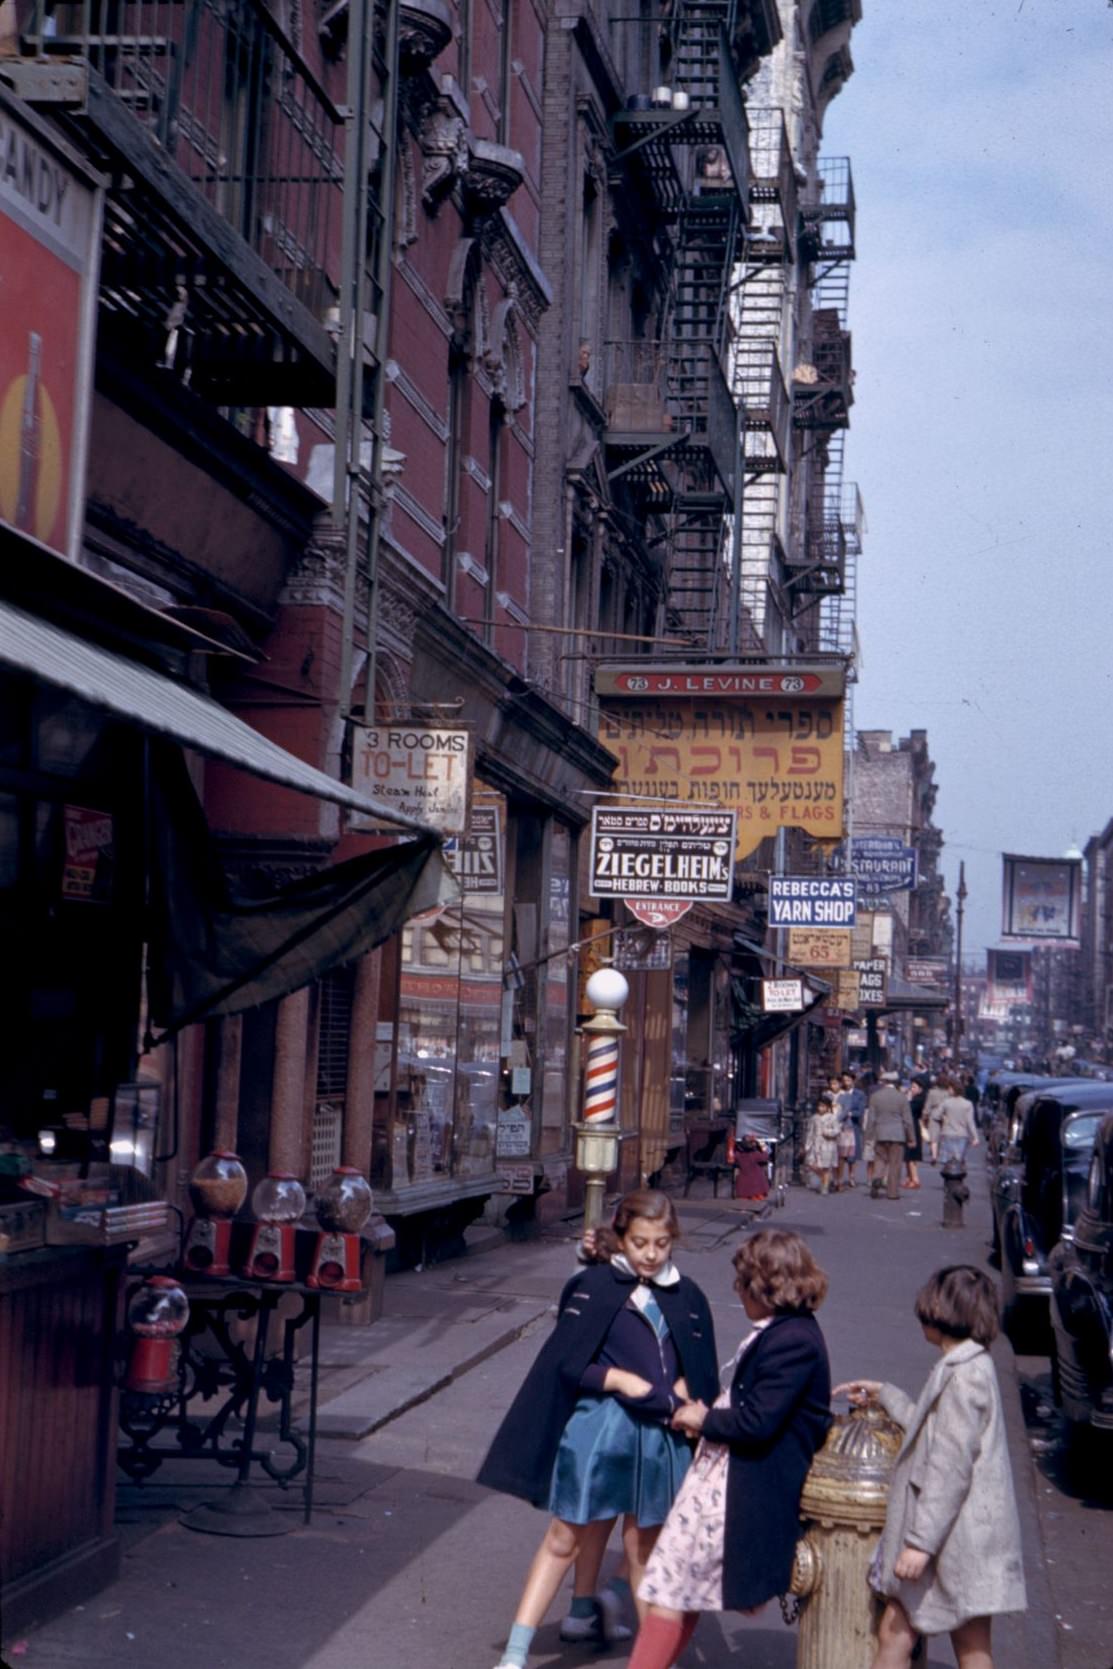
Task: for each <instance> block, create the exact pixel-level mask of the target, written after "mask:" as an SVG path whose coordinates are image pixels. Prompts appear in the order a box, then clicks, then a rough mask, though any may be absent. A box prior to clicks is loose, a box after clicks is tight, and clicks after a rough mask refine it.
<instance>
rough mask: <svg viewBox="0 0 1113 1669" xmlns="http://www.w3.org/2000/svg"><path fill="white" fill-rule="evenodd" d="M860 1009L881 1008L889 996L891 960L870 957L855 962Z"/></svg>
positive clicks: (882, 957)
mask: <svg viewBox="0 0 1113 1669" xmlns="http://www.w3.org/2000/svg"><path fill="white" fill-rule="evenodd" d="M854 967H855V970H856V972H857V974H858V1006H859V1008H881V1007H883V1006H884V1004H885V1002H886V1001H887V1000H888V995H889V958H888V957H887V956H869V957H865V958H863V960H862V961H861V962H855V964H854Z"/></svg>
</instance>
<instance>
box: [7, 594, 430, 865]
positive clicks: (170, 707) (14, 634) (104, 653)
mask: <svg viewBox="0 0 1113 1669" xmlns="http://www.w3.org/2000/svg"><path fill="white" fill-rule="evenodd" d="M0 662H2V663H4V664H5V665H7V666H10V667H14V668H15V669H16V670H17V671H19V672H27V673H31V674H33V675H34V676H35V677H36V678H42V679H44V680H45V681H46V682H47V683H48V684H55V685H57V686H58V687H59V688H60V689H63V690H69V691H70V693H71V694H73V695H76V696H80V698H81V699H82V700H83V701H88V702H90V703H91V704H92V705H93V706H94V707H103V708H106V709H107V711H108V712H110V713H116V714H118V715H119V716H120V717H121V718H123V719H127V720H128V721H129V722H130V723H131V724H137V725H140V726H142V727H143V728H144V729H146V730H153V731H155V732H156V734H158V735H160V736H169V737H172V738H173V740H174V741H176V742H181V743H183V744H184V745H185V746H186V747H189V748H196V749H197V750H198V751H199V752H201V753H205V754H209V755H211V756H212V757H213V758H215V759H224V760H226V761H227V762H228V763H229V764H230V765H238V766H239V767H240V768H241V769H243V770H245V771H252V772H254V774H255V775H256V776H259V777H266V778H267V779H268V781H270V782H280V783H282V784H283V785H284V786H285V787H287V788H296V789H298V790H299V791H300V792H301V793H303V794H313V795H315V796H316V797H317V798H318V799H321V800H334V801H335V802H336V804H337V805H342V806H351V807H352V808H353V809H354V810H356V811H361V812H363V813H364V814H365V815H366V816H370V817H375V818H378V819H379V820H380V821H382V822H383V823H391V824H396V825H398V826H399V827H400V828H404V829H412V830H415V831H416V832H418V833H420V834H433V833H435V831H434V830H432V829H430V828H429V827H428V826H427V825H426V824H424V823H420V822H418V820H417V819H416V818H414V817H407V816H406V815H405V814H404V813H403V812H400V811H395V810H394V808H393V807H392V806H387V805H384V804H382V803H381V802H380V801H379V800H376V799H374V798H373V797H372V796H370V795H368V794H361V793H359V792H358V791H357V790H356V789H354V788H349V787H348V785H347V783H344V782H339V781H338V780H337V779H336V778H335V777H330V776H329V775H328V773H327V772H326V771H319V770H317V768H316V767H315V766H314V765H308V764H306V762H305V760H303V759H299V758H298V757H297V756H296V755H295V754H292V753H288V752H287V751H286V749H285V748H282V747H279V745H278V743H277V742H272V741H271V740H270V738H269V737H267V736H264V735H263V734H262V733H261V732H260V731H258V730H254V729H253V728H252V726H251V725H249V724H245V723H244V721H243V719H238V718H236V716H235V714H234V713H230V712H229V711H228V709H227V708H226V707H221V705H220V704H219V702H216V701H213V700H212V699H211V697H209V696H206V695H201V694H200V693H199V692H198V691H197V690H194V689H191V688H190V687H189V686H188V685H187V684H179V683H176V682H175V681H174V679H172V678H168V677H166V675H165V673H161V672H155V671H153V670H152V669H151V668H150V667H146V666H140V665H139V663H138V662H136V661H129V660H126V659H125V658H124V657H123V656H121V655H115V654H113V653H112V651H111V650H108V649H101V648H98V647H97V646H96V645H95V644H92V643H87V642H86V641H85V639H84V638H80V637H77V636H75V635H74V634H73V633H72V632H67V631H63V630H62V628H61V627H60V626H53V625H51V624H49V623H48V622H47V621H45V620H40V619H38V618H37V617H36V616H35V615H33V614H27V613H26V612H25V611H24V610H23V609H20V608H16V607H15V606H14V604H12V603H0Z"/></svg>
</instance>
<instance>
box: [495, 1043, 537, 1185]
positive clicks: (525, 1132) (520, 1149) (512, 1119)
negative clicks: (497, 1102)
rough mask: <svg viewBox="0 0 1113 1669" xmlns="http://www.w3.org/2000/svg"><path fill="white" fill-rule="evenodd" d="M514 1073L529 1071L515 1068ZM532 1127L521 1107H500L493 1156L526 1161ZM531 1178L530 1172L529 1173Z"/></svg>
mask: <svg viewBox="0 0 1113 1669" xmlns="http://www.w3.org/2000/svg"><path fill="white" fill-rule="evenodd" d="M514 1070H515V1071H516V1072H521V1071H523V1070H525V1071H527V1072H528V1071H529V1068H528V1067H525V1068H522V1067H520V1066H519V1067H515V1068H514ZM532 1131H533V1126H532V1123H531V1121H530V1117H529V1114H528V1113H527V1112H525V1111H523V1109H522V1108H521V1107H500V1108H499V1115H498V1123H497V1125H496V1126H495V1156H496V1158H499V1159H528V1158H529V1150H530V1139H531V1136H532ZM530 1174H531V1176H532V1174H533V1173H532V1171H531V1172H530Z"/></svg>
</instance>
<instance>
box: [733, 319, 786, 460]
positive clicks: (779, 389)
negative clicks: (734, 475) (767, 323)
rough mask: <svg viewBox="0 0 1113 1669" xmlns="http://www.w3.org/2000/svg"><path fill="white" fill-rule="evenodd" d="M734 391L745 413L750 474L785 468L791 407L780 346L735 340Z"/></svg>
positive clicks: (746, 448) (741, 339) (772, 343)
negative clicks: (779, 351)
mask: <svg viewBox="0 0 1113 1669" xmlns="http://www.w3.org/2000/svg"><path fill="white" fill-rule="evenodd" d="M730 368H731V378H730V381H731V389H732V391H733V393H734V395H735V398H736V399H737V400H738V402H739V405H740V406H741V408H742V410H743V412H744V414H745V415H744V426H745V432H746V438H745V447H744V449H745V462H746V472H747V474H751V475H753V474H758V475H766V474H770V473H773V472H777V471H783V470H784V469H785V468H786V463H787V458H788V432H789V425H790V422H791V417H792V403H791V401H790V399H789V396H788V389H787V388H786V387H785V380H784V375H783V373H782V371H781V361H780V356H779V355H778V353H777V345H776V343H775V342H770V341H765V342H762V341H747V340H746V338H745V337H740V338H736V339H735V340H734V341H733V342H732V343H731V345H730Z"/></svg>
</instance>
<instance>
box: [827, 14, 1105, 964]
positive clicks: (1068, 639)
mask: <svg viewBox="0 0 1113 1669" xmlns="http://www.w3.org/2000/svg"><path fill="white" fill-rule="evenodd" d="M863 14H864V15H863V20H862V22H861V23H860V24H859V25H858V27H857V28H856V29H855V31H854V36H853V41H852V54H853V58H854V63H855V73H854V75H853V77H852V78H851V80H850V81H849V82H848V83H847V85H846V87H845V88H844V90H843V92H842V93H841V94H840V95H839V97H838V98H837V99H836V100H835V101H834V102H833V103H832V105H831V106H830V107H829V110H828V114H827V120H826V124H825V128H824V141H823V149H824V153H825V154H827V155H829V156H835V155H848V156H849V157H850V159H851V166H852V169H853V175H854V188H855V194H856V198H857V206H858V216H857V250H858V258H857V261H856V264H855V268H854V272H853V274H852V278H851V295H850V323H851V329H852V332H853V347H854V364H855V369H856V383H855V404H854V408H853V411H852V413H851V428H850V434H849V436H848V439H847V449H846V475H847V479H848V480H856V481H857V482H858V483H859V486H860V488H861V492H862V497H863V499H864V502H865V507H866V518H867V528H868V532H867V537H866V545H865V554H864V556H863V557H862V558H861V559H860V563H859V571H858V584H859V605H858V630H859V636H860V639H861V644H862V662H861V673H860V682H859V685H858V688H857V691H856V695H855V723H856V725H857V727H858V728H859V729H891V730H893V731H894V732H895V733H896V734H898V735H900V736H905V735H907V734H908V732H909V731H910V730H911V729H924V730H926V731H927V733H928V742H929V745H930V749H931V753H932V756H933V758H934V760H935V763H936V781H937V783H938V785H939V796H938V800H937V803H936V813H935V820H936V823H937V825H938V826H939V827H940V828H941V829H942V831H943V835H944V839H945V848H944V871H945V874H946V877H947V882H948V890H949V891H950V892H951V894H952V897H953V895H954V890H955V887H956V884H957V875H958V863H959V860H960V859H964V860H965V864H966V883H967V887H968V889H969V897H968V899H967V908H966V920H965V932H964V951H967V952H969V951H974V950H979V949H981V948H983V947H984V946H986V945H992V944H996V943H998V942H999V933H1000V901H1001V863H1000V853H1001V852H1002V851H1011V852H1020V853H1024V854H1026V855H1035V856H1043V855H1047V856H1058V855H1060V854H1062V853H1063V852H1065V851H1066V850H1067V848H1068V847H1069V846H1070V845H1071V844H1072V843H1073V842H1077V843H1078V845H1080V846H1084V845H1085V842H1086V840H1087V839H1088V837H1089V836H1090V835H1091V834H1095V833H1098V832H1099V831H1100V830H1102V829H1103V828H1104V827H1105V825H1106V824H1107V823H1108V822H1109V821H1110V820H1111V819H1113V7H1111V6H1110V5H1108V4H1107V3H1106V0H1003V3H1000V4H998V3H997V0H864V3H863Z"/></svg>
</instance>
